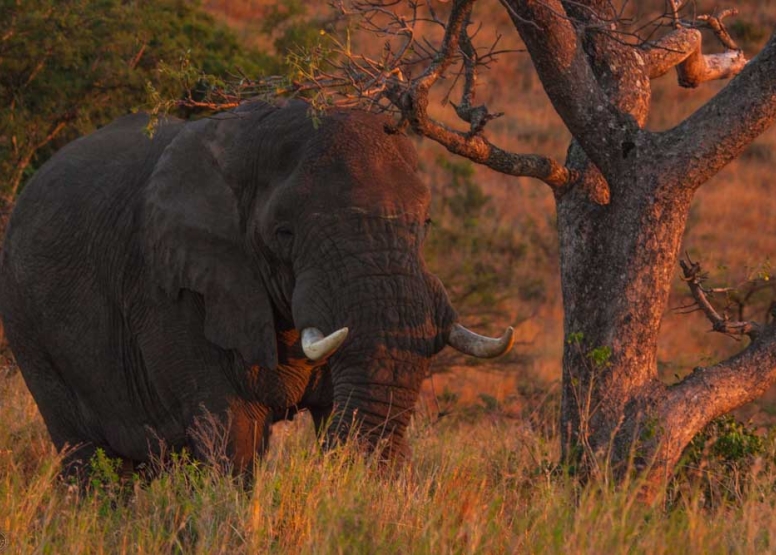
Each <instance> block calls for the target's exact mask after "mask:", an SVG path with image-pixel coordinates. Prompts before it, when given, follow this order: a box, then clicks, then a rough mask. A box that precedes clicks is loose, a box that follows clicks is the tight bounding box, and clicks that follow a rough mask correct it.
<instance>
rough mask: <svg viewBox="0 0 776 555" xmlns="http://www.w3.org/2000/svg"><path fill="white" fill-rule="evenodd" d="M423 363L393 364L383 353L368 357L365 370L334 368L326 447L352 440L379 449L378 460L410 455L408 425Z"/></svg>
mask: <svg viewBox="0 0 776 555" xmlns="http://www.w3.org/2000/svg"><path fill="white" fill-rule="evenodd" d="M427 368H428V363H427V361H415V362H412V363H410V362H404V363H397V362H396V361H395V360H391V359H385V358H375V359H372V360H371V361H370V363H369V367H368V368H367V369H366V371H365V369H364V367H363V366H357V367H349V368H336V367H335V369H334V376H335V377H334V416H333V419H332V422H331V425H330V426H329V429H328V432H327V436H326V445H327V447H333V446H335V445H337V444H339V443H340V442H342V441H344V440H350V441H352V440H354V439H355V441H357V442H358V443H360V444H362V445H364V446H365V447H366V448H367V449H368V450H369V451H375V450H377V451H378V452H379V457H380V458H381V459H384V460H392V461H399V462H401V461H402V460H404V459H406V458H408V457H409V454H410V450H409V445H408V443H407V439H406V430H407V426H408V425H409V422H410V418H411V416H412V413H413V411H414V408H415V403H416V402H417V399H418V394H419V391H420V385H421V382H422V378H423V376H424V375H425V374H426V371H427ZM392 376H396V378H393V377H392ZM397 378H398V379H397Z"/></svg>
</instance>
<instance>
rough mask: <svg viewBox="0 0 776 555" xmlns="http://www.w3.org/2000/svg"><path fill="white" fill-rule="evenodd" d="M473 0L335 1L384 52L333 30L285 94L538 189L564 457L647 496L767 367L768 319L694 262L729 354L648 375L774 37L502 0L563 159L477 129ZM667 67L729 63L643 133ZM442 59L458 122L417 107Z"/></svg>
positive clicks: (774, 73) (674, 11)
mask: <svg viewBox="0 0 776 555" xmlns="http://www.w3.org/2000/svg"><path fill="white" fill-rule="evenodd" d="M474 4H475V1H474V0H453V1H452V2H450V3H449V4H441V3H437V2H434V1H431V2H429V3H428V5H427V6H426V8H427V10H428V11H427V13H424V14H422V15H421V14H420V11H421V8H422V7H423V6H422V5H421V4H420V3H418V2H413V1H411V2H408V3H407V5H408V9H407V10H406V11H404V12H402V13H397V12H396V11H394V9H395V6H396V5H397V2H394V1H381V0H366V1H361V2H354V3H351V4H347V5H346V4H344V3H342V4H340V10H341V11H342V13H344V14H346V15H349V16H354V17H358V18H360V19H359V21H360V25H361V26H362V27H364V28H367V29H371V30H372V31H375V32H378V33H380V34H381V35H382V36H387V37H388V40H387V41H386V43H385V48H384V49H383V51H382V54H381V55H380V56H377V57H371V58H370V57H369V56H366V55H358V54H354V53H353V52H352V51H351V48H350V44H349V43H344V42H339V43H336V44H337V45H338V48H336V49H335V50H336V51H337V54H338V57H336V56H335V57H331V56H330V57H329V58H328V60H329V63H328V64H323V63H317V64H311V66H310V67H311V69H310V71H309V72H308V73H306V74H305V73H304V72H301V73H300V79H299V80H298V81H296V82H293V83H291V85H293V86H290V87H289V88H288V89H286V91H285V92H289V91H290V92H291V93H292V94H294V93H298V92H299V91H309V90H310V89H314V90H316V91H318V92H317V96H316V97H315V98H314V105H315V106H319V107H325V106H328V105H332V104H337V105H355V104H358V105H366V106H367V108H368V109H372V110H378V111H380V110H388V111H393V112H395V113H397V114H398V116H399V119H400V122H399V124H398V125H397V126H398V127H399V128H402V127H410V128H411V129H412V130H414V131H415V132H416V133H418V134H420V135H422V136H425V137H428V138H431V139H433V140H435V141H437V142H439V143H441V144H442V145H443V146H445V147H446V148H447V149H448V150H449V151H450V152H452V153H455V154H459V155H461V156H464V157H466V158H469V159H470V160H472V161H474V162H476V163H479V164H484V165H486V166H488V167H490V168H492V169H494V170H496V171H499V172H502V173H505V174H509V175H514V176H529V177H533V178H536V179H538V180H540V181H542V182H544V183H545V184H547V185H548V186H550V187H551V188H552V191H553V193H554V196H555V199H556V207H557V220H558V234H559V242H560V258H561V281H562V290H563V301H564V314H565V315H564V328H565V347H564V354H563V385H562V389H563V391H562V407H561V432H562V433H561V435H562V442H563V445H562V452H563V457H564V460H565V462H566V463H567V464H568V465H569V467H570V468H574V469H576V471H577V472H579V473H580V474H581V475H582V476H583V477H584V476H590V475H592V474H596V473H599V472H612V473H613V475H614V476H615V477H622V476H624V475H625V474H626V473H627V472H628V471H630V470H634V469H635V470H636V471H638V472H640V473H642V475H643V476H644V477H645V483H646V486H645V488H646V489H645V493H647V494H652V493H655V492H657V491H658V490H659V488H660V486H661V484H663V483H664V481H665V480H666V479H667V478H668V477H670V475H671V474H672V472H673V468H674V466H675V465H676V463H677V461H678V460H679V458H680V456H681V454H682V452H683V450H684V448H685V447H686V446H687V445H688V443H689V442H690V440H691V439H692V438H693V437H694V436H695V435H696V434H697V433H698V432H699V431H701V430H702V429H703V428H704V426H706V425H707V424H708V423H709V422H711V421H712V420H713V419H714V418H715V417H718V416H720V415H723V414H725V413H727V412H729V411H731V410H733V409H735V408H737V407H739V406H741V405H742V404H744V403H747V402H749V401H751V400H753V399H755V398H756V397H758V396H759V395H761V394H762V393H764V391H765V390H766V389H767V388H768V387H769V386H770V385H771V384H773V383H774V382H776V324H775V323H774V322H773V318H771V322H770V323H766V324H764V325H756V324H753V323H748V322H730V321H728V320H726V319H725V318H724V317H723V316H720V315H719V314H717V313H716V312H715V311H714V310H713V308H712V307H711V305H710V304H709V303H708V302H707V299H706V295H705V293H704V289H703V287H702V286H701V276H702V272H701V271H700V268H699V266H698V265H697V264H695V263H692V262H691V261H688V262H686V263H685V279H686V280H687V281H688V283H689V285H690V287H691V290H692V293H693V295H694V297H695V299H696V300H697V302H698V303H699V305H700V307H701V308H702V309H703V310H704V312H705V313H706V314H707V315H708V316H709V318H710V319H711V321H712V323H713V325H714V329H716V330H718V331H725V332H735V333H741V334H743V335H745V336H747V337H748V338H749V342H748V344H747V346H746V347H745V348H744V349H743V350H742V351H741V352H740V353H738V354H737V355H735V356H733V357H732V358H730V359H728V360H724V361H722V362H719V363H717V364H714V365H713V366H710V367H706V368H704V367H700V366H699V367H696V368H695V369H694V370H693V372H692V373H691V374H689V375H688V376H687V377H686V378H685V379H683V380H681V381H680V382H678V383H676V384H674V385H670V386H669V385H666V384H665V383H663V382H662V381H661V380H660V379H659V377H658V368H657V356H656V355H657V340H658V330H659V328H660V322H661V318H662V316H663V314H664V313H665V309H666V305H667V300H668V293H669V286H670V282H671V279H672V276H673V274H674V271H675V269H676V268H677V262H678V259H679V248H680V241H681V237H682V233H683V231H684V229H685V224H686V221H687V217H688V212H689V209H690V203H691V200H692V198H693V195H694V193H695V192H696V191H697V190H698V188H699V187H700V186H701V185H703V184H704V183H705V182H706V181H708V180H709V178H711V177H712V176H713V175H714V174H716V173H717V172H719V171H720V169H721V168H722V167H723V166H725V164H727V163H728V162H730V161H731V160H733V159H734V158H736V157H737V156H738V155H739V154H740V153H741V152H742V151H743V150H744V148H745V147H746V146H747V145H748V144H750V143H751V142H752V141H753V140H754V139H755V138H756V137H757V136H758V135H760V134H761V133H762V132H763V131H764V130H766V129H767V128H768V127H769V126H771V125H772V124H773V123H774V121H776V34H774V35H772V36H771V38H770V40H768V42H767V44H766V45H765V47H764V48H763V49H762V51H761V52H760V53H759V54H758V55H757V56H756V57H755V58H754V59H753V60H751V61H747V59H746V58H745V56H744V54H743V52H742V51H741V50H740V49H738V47H737V46H736V44H735V42H734V41H733V39H732V38H731V37H730V35H729V34H728V33H727V30H726V28H725V25H724V22H723V19H724V18H725V17H728V16H730V15H733V11H731V10H726V11H723V12H719V13H715V14H713V15H709V16H702V17H697V18H691V19H690V20H687V19H686V18H687V12H688V10H686V9H684V10H683V4H684V3H683V2H681V1H679V0H674V1H672V2H668V3H667V5H668V7H669V9H668V10H667V13H664V14H663V16H662V17H661V18H659V19H658V20H656V21H657V23H658V25H655V26H653V27H652V28H651V33H652V36H651V37H646V38H645V37H642V36H641V35H639V34H638V33H633V32H630V31H629V27H628V25H627V22H626V21H624V19H623V15H622V13H621V10H620V9H619V8H618V7H616V6H615V4H614V3H612V2H610V1H608V0H574V1H565V0H501V5H502V6H503V9H505V10H506V11H507V12H508V14H509V17H510V18H511V20H512V23H513V24H514V28H515V30H516V31H517V33H519V35H520V37H521V38H522V40H523V42H524V43H525V46H526V48H527V51H528V53H529V55H530V56H531V58H532V60H533V63H534V66H535V68H536V71H537V73H538V75H539V78H540V79H541V82H542V84H543V87H544V89H545V91H546V93H547V95H548V96H549V98H550V100H551V102H552V104H553V106H554V108H555V110H556V111H557V112H558V114H559V115H560V117H561V118H562V120H563V122H564V123H565V125H566V127H567V128H568V130H569V131H570V132H571V134H572V136H573V140H572V142H571V144H570V145H569V148H568V153H567V157H566V160H565V161H563V162H562V163H561V162H559V161H557V160H554V159H552V158H550V157H547V156H542V155H538V154H519V153H513V152H507V151H505V150H503V149H501V148H499V147H497V146H496V145H494V144H492V143H490V142H489V141H488V139H487V137H486V134H485V130H486V126H487V124H488V122H489V121H491V120H492V119H494V118H496V117H498V114H492V113H490V112H489V111H488V109H487V107H486V106H484V105H477V104H476V102H475V94H474V93H475V84H476V78H477V75H478V72H479V71H480V70H481V69H482V67H483V66H487V65H489V64H490V63H491V62H492V61H493V58H494V56H495V55H496V54H497V52H496V50H495V47H491V48H485V49H482V48H476V47H475V46H474V45H473V41H472V35H474V34H476V26H474V25H472V24H471V21H472V9H473V6H474ZM661 4H662V3H661ZM623 5H627V2H624V3H623ZM442 12H446V14H445V15H444V16H443V15H440V14H442ZM690 15H691V14H690ZM419 22H424V23H426V24H431V25H434V24H436V25H438V26H439V27H440V28H442V29H443V32H444V36H443V37H442V38H441V40H440V41H439V43H438V44H436V45H434V43H433V42H432V41H431V40H428V39H427V38H426V39H424V37H422V36H420V33H419V32H416V25H417V24H418V23H419ZM666 22H667V23H668V25H667V26H666V25H665V23H666ZM701 27H705V28H707V29H710V30H711V32H712V34H713V36H714V37H716V39H717V40H718V41H719V42H720V43H721V44H722V46H723V50H722V51H721V52H718V53H715V54H705V53H704V51H703V49H702V47H704V46H707V45H704V43H703V40H702V39H703V35H702V34H701V32H700V28H701ZM707 42H708V41H707ZM671 69H675V70H676V72H677V75H678V80H679V84H680V85H681V86H683V87H697V86H699V85H700V84H702V83H703V82H706V81H709V80H713V79H725V78H730V77H733V76H735V77H734V78H733V79H732V80H731V81H730V82H729V84H727V86H726V87H725V88H723V89H722V90H721V91H720V92H719V93H718V94H717V95H716V96H715V97H714V98H713V99H711V100H710V101H709V102H708V103H706V104H705V105H704V106H702V107H701V108H700V109H698V110H697V111H696V112H695V113H694V114H692V115H691V116H690V117H688V118H687V119H685V120H684V121H682V122H681V123H680V124H679V125H677V126H675V127H674V128H673V129H670V130H667V131H664V132H653V131H650V130H648V129H646V126H645V123H646V120H647V116H648V114H649V111H650V107H651V106H650V94H651V86H650V80H651V79H654V78H656V77H658V76H661V75H663V74H665V73H667V72H669V71H670V70H671ZM450 74H455V75H456V76H457V79H460V81H461V82H462V86H461V91H462V95H461V99H460V102H459V103H458V104H457V105H454V107H455V109H456V113H457V114H458V116H459V117H460V119H461V120H463V121H464V122H465V123H466V124H467V126H468V129H466V130H461V131H459V130H455V129H453V128H451V127H450V126H446V125H443V124H441V123H440V122H438V121H435V120H434V119H433V118H432V117H431V116H430V115H429V111H428V106H429V102H430V100H429V98H430V97H429V95H430V91H431V89H432V88H433V87H434V86H435V85H437V84H439V83H440V82H441V81H442V80H443V77H444V76H445V75H450Z"/></svg>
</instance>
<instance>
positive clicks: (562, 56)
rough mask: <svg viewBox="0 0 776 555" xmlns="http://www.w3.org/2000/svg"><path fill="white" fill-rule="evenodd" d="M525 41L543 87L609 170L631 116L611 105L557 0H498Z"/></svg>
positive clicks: (627, 135)
mask: <svg viewBox="0 0 776 555" xmlns="http://www.w3.org/2000/svg"><path fill="white" fill-rule="evenodd" d="M502 3H503V4H505V5H506V6H507V8H508V10H509V13H510V16H511V18H512V22H513V23H514V25H515V27H516V28H517V31H518V32H519V33H520V36H521V37H522V39H523V41H524V42H525V44H526V46H527V48H528V51H529V52H530V54H531V59H532V60H533V62H534V65H535V67H536V71H537V72H538V74H539V78H540V79H541V81H542V85H543V86H544V90H545V91H546V92H547V95H548V96H549V98H550V101H551V102H552V104H553V106H554V107H555V110H556V111H557V112H558V114H559V115H560V116H561V118H562V119H563V122H564V123H565V124H566V127H568V129H569V131H571V134H572V135H573V136H574V138H575V139H577V141H579V143H580V145H581V146H582V148H583V150H584V151H585V154H587V156H588V157H589V158H590V159H591V160H592V161H593V162H594V163H595V164H596V165H597V166H598V167H599V169H601V171H602V172H603V174H604V175H605V176H611V175H612V172H613V171H614V169H615V167H616V164H617V163H618V162H619V158H620V153H621V152H622V148H620V145H623V144H625V143H632V142H633V136H634V135H635V133H636V132H637V130H638V125H637V123H636V122H635V120H634V119H633V118H631V117H629V116H627V115H625V114H623V113H622V112H620V111H619V110H618V109H617V108H616V107H615V106H613V105H612V103H611V102H610V100H609V98H608V97H607V96H606V94H604V92H603V90H602V89H601V87H600V85H599V84H598V81H597V80H596V78H595V75H594V73H593V70H592V69H591V67H590V64H589V63H588V60H587V56H586V55H585V53H584V51H583V49H582V45H581V43H580V40H579V36H578V34H577V31H576V29H575V28H574V26H573V25H572V23H571V21H570V20H569V18H568V17H566V16H565V15H564V13H565V12H564V9H563V6H562V5H561V3H560V2H559V1H558V0H526V1H523V2H518V1H516V0H502Z"/></svg>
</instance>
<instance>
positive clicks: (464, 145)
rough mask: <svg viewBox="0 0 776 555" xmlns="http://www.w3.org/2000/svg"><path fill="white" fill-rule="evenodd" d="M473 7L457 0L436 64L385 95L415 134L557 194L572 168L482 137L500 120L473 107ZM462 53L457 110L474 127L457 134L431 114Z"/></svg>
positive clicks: (394, 84)
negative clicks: (432, 96) (434, 94)
mask: <svg viewBox="0 0 776 555" xmlns="http://www.w3.org/2000/svg"><path fill="white" fill-rule="evenodd" d="M473 4H474V0H456V1H455V3H454V4H453V7H452V10H451V13H450V17H449V19H448V22H447V24H446V25H445V35H444V38H443V40H442V44H441V45H440V47H439V49H438V50H437V51H436V54H435V56H434V59H433V61H432V62H431V64H429V65H428V67H427V68H426V69H425V70H424V71H423V73H422V74H421V75H420V76H419V77H417V78H415V79H412V80H410V81H404V80H401V79H398V80H397V79H394V80H393V81H392V82H391V83H390V84H389V85H388V86H387V87H385V89H384V93H383V94H384V95H385V96H386V97H387V98H388V99H389V100H390V102H391V103H392V104H393V105H394V106H396V107H397V108H398V110H399V112H400V113H401V115H402V118H403V119H404V120H405V121H407V122H408V123H409V124H410V126H411V127H412V129H413V130H414V131H415V132H417V133H418V134H420V135H423V136H425V137H428V138H430V139H432V140H434V141H436V142H438V143H440V144H441V145H442V146H444V147H445V148H447V149H448V150H449V151H450V152H452V153H454V154H458V155H461V156H464V157H466V158H468V159H470V160H472V161H473V162H476V163H479V164H483V165H485V166H488V167H489V168H491V169H494V170H496V171H498V172H501V173H505V174H507V175H515V176H527V177H535V178H537V179H540V180H542V181H544V182H545V183H547V184H548V185H550V186H551V187H552V188H554V189H556V190H557V189H558V188H561V187H563V186H565V185H566V184H568V183H569V182H570V181H571V179H572V177H573V176H572V174H571V172H570V171H569V170H568V169H567V168H565V167H564V166H562V165H561V164H559V163H558V162H557V161H555V160H553V159H552V158H549V157H546V156H540V155H525V154H515V153H511V152H507V151H505V150H502V149H500V148H498V147H497V146H495V145H493V144H491V143H490V142H489V141H488V140H487V139H485V138H484V137H483V136H482V131H483V129H484V127H485V125H486V124H487V122H488V121H490V120H492V119H494V118H495V117H498V116H497V115H495V114H491V113H489V112H488V110H487V108H486V107H485V106H484V105H480V106H473V105H472V101H473V99H474V85H475V80H476V71H475V69H476V66H477V60H476V56H477V54H476V50H475V49H474V48H473V46H472V44H471V41H470V38H469V35H468V31H467V26H468V23H469V19H470V16H471V10H472V6H473ZM459 55H462V56H463V66H464V67H463V73H464V80H465V83H464V87H463V94H462V101H461V103H460V104H459V105H458V106H456V107H455V108H456V112H457V114H458V116H459V117H460V118H461V119H463V120H464V121H466V122H468V123H469V125H470V129H469V132H467V133H462V132H459V131H455V130H452V129H450V128H449V127H447V126H445V125H443V124H441V123H439V122H436V121H434V120H433V119H431V118H430V117H429V115H428V104H429V98H428V96H429V91H430V89H431V87H432V86H433V85H434V84H435V83H436V82H437V81H438V80H439V79H440V78H441V77H442V76H443V75H444V74H445V72H446V71H447V70H448V69H449V68H450V66H451V65H452V64H453V63H454V61H455V60H456V58H457V57H458V56H459Z"/></svg>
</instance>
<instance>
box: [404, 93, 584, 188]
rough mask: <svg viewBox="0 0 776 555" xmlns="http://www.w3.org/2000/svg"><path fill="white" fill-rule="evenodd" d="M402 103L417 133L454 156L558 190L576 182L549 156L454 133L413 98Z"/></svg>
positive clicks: (406, 98)
mask: <svg viewBox="0 0 776 555" xmlns="http://www.w3.org/2000/svg"><path fill="white" fill-rule="evenodd" d="M397 102H399V101H398V100H397ZM401 102H402V105H401V112H402V114H403V115H404V117H405V118H406V119H407V121H409V122H410V124H411V126H412V128H413V129H414V130H415V132H416V133H418V134H420V135H423V136H424V137H428V138H429V139H433V140H434V141H436V142H438V143H439V144H441V145H442V146H444V147H445V148H446V149H447V150H449V151H450V152H452V153H453V154H458V155H460V156H464V157H465V158H468V159H469V160H471V161H472V162H476V163H478V164H482V165H484V166H488V167H489V168H491V169H493V170H496V171H497V172H500V173H503V174H506V175H514V176H526V177H535V178H536V179H540V180H542V181H544V182H545V183H546V184H548V185H549V186H550V187H552V188H553V189H556V190H559V189H560V188H562V187H564V186H565V185H567V184H568V183H570V182H571V181H572V180H573V176H572V175H571V172H570V171H569V169H568V168H566V167H564V166H562V165H561V164H559V163H558V162H557V161H556V160H554V159H552V158H550V157H547V156H541V155H538V154H515V153H512V152H507V151H505V150H502V149H500V148H498V147H497V146H495V145H493V144H491V143H490V142H488V140H487V139H485V138H484V137H483V136H481V135H471V134H468V133H461V132H459V131H454V130H452V129H449V128H447V127H445V126H444V125H442V124H439V123H437V122H435V121H433V120H431V119H430V118H429V117H428V114H427V113H426V111H425V110H422V109H419V108H418V107H417V105H415V104H413V103H412V102H411V98H410V97H407V96H405V97H404V99H403V101H401Z"/></svg>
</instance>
